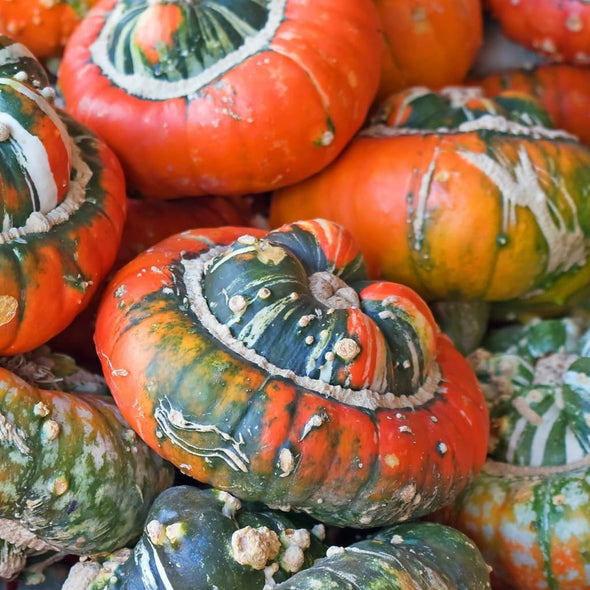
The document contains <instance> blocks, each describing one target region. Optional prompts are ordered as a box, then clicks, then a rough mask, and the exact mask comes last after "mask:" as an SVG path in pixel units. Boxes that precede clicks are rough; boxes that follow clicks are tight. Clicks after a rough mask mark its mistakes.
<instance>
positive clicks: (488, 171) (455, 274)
mask: <svg viewBox="0 0 590 590" xmlns="http://www.w3.org/2000/svg"><path fill="white" fill-rule="evenodd" d="M501 100H504V101H506V102H504V104H502V103H501V102H500V101H501ZM494 113H496V115H497V114H502V115H501V116H499V117H498V118H496V117H495V115H494ZM527 118H528V124H527V123H526V121H527ZM471 119H473V121H471ZM496 123H497V124H496ZM545 125H550V123H549V117H548V115H547V113H546V112H544V111H543V109H542V108H540V107H539V105H538V104H536V103H534V101H533V99H531V98H528V99H527V98H526V97H525V96H524V95H522V96H520V97H519V96H518V94H515V93H509V94H508V95H507V96H505V97H503V98H501V97H496V98H495V99H494V101H491V99H489V98H485V97H484V96H483V95H482V93H481V91H479V90H477V89H473V88H464V89H459V90H454V89H452V90H449V91H447V93H446V94H445V93H440V92H439V93H432V92H428V91H427V90H426V89H423V88H413V89H409V90H407V91H405V92H402V93H398V94H397V95H393V96H392V97H391V98H390V100H388V101H386V102H385V103H384V104H383V105H382V111H381V112H380V113H378V114H377V115H376V117H375V120H374V122H373V123H372V124H371V125H369V126H368V127H367V128H365V129H364V130H363V131H362V132H361V133H359V134H358V135H357V136H356V137H355V139H353V140H352V141H351V142H350V143H349V145H348V147H347V148H346V150H345V151H344V152H343V153H342V154H341V155H340V156H339V158H338V159H337V160H336V161H335V162H334V163H332V164H331V165H330V166H328V167H327V168H325V169H324V170H322V171H321V172H320V173H318V174H316V175H315V176H313V177H312V178H310V179H307V180H305V181H303V182H301V183H298V184H296V185H292V186H289V187H286V188H284V189H281V190H278V191H275V192H274V193H273V196H272V199H271V208H270V225H271V227H276V226H278V225H280V224H282V223H286V222H289V221H293V220H296V219H305V218H311V217H323V218H327V219H331V220H333V221H336V222H338V223H341V224H342V225H344V226H346V227H348V229H349V230H350V231H351V232H352V233H353V234H354V236H355V238H356V240H357V241H358V243H359V245H360V247H361V250H362V252H363V254H364V256H365V258H366V260H367V265H368V267H369V271H370V274H371V276H372V277H382V278H384V279H386V280H391V281H398V282H401V283H403V284H406V285H408V286H410V287H412V288H414V289H416V290H417V291H418V292H419V293H420V294H421V295H422V296H423V297H424V298H426V299H427V300H428V301H446V300H458V301H469V300H479V301H481V300H484V301H491V302H493V301H513V300H523V301H524V302H525V303H526V304H528V305H533V304H537V303H539V304H540V303H554V304H556V305H563V304H564V303H565V302H567V301H568V299H569V298H570V297H573V296H574V294H576V293H577V292H578V291H580V290H582V289H584V288H586V287H587V285H588V282H589V279H590V257H589V256H588V252H587V246H586V244H587V243H588V236H590V215H589V214H588V210H587V202H588V186H590V184H589V183H590V151H589V150H588V148H586V147H585V146H583V145H581V144H580V143H579V142H577V141H576V140H575V138H573V137H571V136H568V135H567V134H560V133H559V132H555V130H552V129H547V131H546V132H543V131H542V129H543V128H544V126H545ZM540 130H541V131H540ZM543 133H545V135H543ZM532 195H535V198H533V197H532ZM550 211H552V213H550ZM553 214H555V215H556V217H553Z"/></svg>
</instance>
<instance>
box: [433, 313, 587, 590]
mask: <svg viewBox="0 0 590 590" xmlns="http://www.w3.org/2000/svg"><path fill="white" fill-rule="evenodd" d="M589 338H590V332H589V324H588V321H587V319H582V318H576V319H572V318H562V319H552V320H543V321H538V320H536V321H532V322H529V323H527V324H526V325H523V326H518V325H517V326H512V327H510V328H504V329H501V330H498V331H493V332H491V333H490V338H489V339H488V341H486V343H485V344H486V349H482V350H479V351H476V353H474V357H473V359H472V364H473V366H474V367H475V369H476V371H477V374H478V376H479V378H480V380H481V382H482V386H483V388H484V392H486V395H487V397H488V398H489V400H490V402H489V403H490V407H491V409H490V415H491V423H492V435H491V443H492V444H491V446H490V457H489V459H488V461H487V462H486V464H485V465H484V468H483V469H482V471H481V472H480V473H479V475H478V476H477V477H476V479H475V481H474V482H473V484H471V485H470V486H468V487H467V488H466V490H465V491H464V492H463V493H462V494H460V495H459V497H458V499H457V500H456V502H454V503H452V504H451V505H450V506H448V507H447V508H445V509H444V510H443V511H442V512H441V513H440V514H439V515H437V519H440V520H442V521H444V522H446V523H448V524H451V525H453V526H456V527H458V528H459V529H460V530H462V531H463V532H464V533H466V534H467V535H469V536H470V537H471V538H472V539H473V540H474V541H475V542H476V544H477V545H478V547H479V548H480V550H481V552H482V554H483V555H484V557H485V558H486V560H487V561H488V562H489V563H490V565H491V566H492V567H493V571H494V577H495V579H497V580H498V583H499V584H500V587H504V586H503V585H505V587H506V588H510V589H512V590H541V589H543V590H544V589H546V588H550V589H552V590H575V589H576V590H577V589H579V588H587V587H589V586H590V575H589V574H588V571H589V569H588V565H589V560H588V547H589V546H590V533H589V531H590V518H589V515H590V483H589V482H590V454H589V453H590V425H589V422H588V414H589V410H590V405H589V403H588V399H589V388H588V383H589V382H590V358H588V356H587V355H588V342H589Z"/></svg>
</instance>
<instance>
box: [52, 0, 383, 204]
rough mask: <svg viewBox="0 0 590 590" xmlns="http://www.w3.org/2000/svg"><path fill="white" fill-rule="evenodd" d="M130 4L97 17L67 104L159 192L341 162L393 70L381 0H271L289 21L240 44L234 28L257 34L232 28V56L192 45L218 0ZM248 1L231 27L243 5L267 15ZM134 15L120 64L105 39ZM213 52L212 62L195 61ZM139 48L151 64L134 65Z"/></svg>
mask: <svg viewBox="0 0 590 590" xmlns="http://www.w3.org/2000/svg"><path fill="white" fill-rule="evenodd" d="M127 4H129V5H131V4H132V3H129V2H125V1H124V0H119V1H115V0H102V1H101V2H100V3H99V4H98V5H97V6H96V7H95V9H94V10H92V11H91V12H90V14H89V15H88V16H87V18H85V19H84V22H83V23H82V25H81V26H80V27H78V28H77V30H76V32H75V33H74V35H73V36H72V37H71V39H70V41H69V43H68V46H67V48H66V51H65V53H64V58H63V61H62V64H61V67H60V73H59V79H58V85H59V87H60V89H61V91H62V93H63V96H64V99H65V103H66V108H67V110H68V111H69V112H70V113H72V114H73V115H74V116H75V117H76V118H77V119H78V120H80V121H81V122H83V123H85V124H86V125H88V126H89V127H91V128H93V129H95V130H96V131H97V132H99V133H100V134H101V136H102V137H104V138H105V140H106V141H107V142H108V144H109V145H110V146H111V147H112V148H113V150H114V151H115V153H116V154H117V155H118V156H119V158H120V160H121V162H122V164H123V167H124V168H125V171H126V174H127V178H128V180H129V185H130V187H132V188H133V190H135V191H137V192H139V193H140V194H141V195H143V196H145V197H153V198H177V197H183V196H199V195H204V194H216V195H228V194H248V193H260V192H265V191H269V190H272V189H273V188H274V187H278V186H285V185H287V184H290V183H292V182H296V181H297V180H300V179H302V178H305V177H307V176H310V175H311V174H313V173H315V172H317V171H318V170H320V169H321V168H322V167H323V166H325V165H326V164H327V163H328V162H330V161H332V160H333V159H334V158H335V157H336V155H337V154H338V153H339V152H340V151H341V150H342V149H343V148H344V146H345V145H346V143H347V142H348V140H349V139H350V138H351V137H352V135H353V134H354V133H355V132H356V131H357V130H358V129H359V128H360V126H361V125H362V123H363V120H364V118H365V117H366V114H367V112H368V109H369V107H370V105H371V102H372V100H373V98H374V95H375V92H376V89H377V85H378V82H379V69H380V48H381V47H380V41H381V38H380V33H379V19H378V16H377V11H376V8H375V6H374V5H373V3H372V0H344V1H342V0H340V1H338V2H334V1H333V0H320V1H318V0H315V1H314V2H310V1H308V0H287V1H285V0H272V2H270V3H269V4H268V6H265V8H264V10H265V11H267V12H268V14H270V16H269V17H268V21H267V22H266V24H265V27H267V28H269V27H270V25H273V26H274V25H276V30H275V31H271V30H270V29H271V28H272V27H270V28H269V30H268V31H267V30H266V29H261V26H262V25H261V24H260V23H259V24H257V25H255V26H254V25H253V24H249V25H248V26H249V27H250V26H252V27H254V29H255V33H252V35H251V36H248V37H247V38H246V39H245V41H244V42H243V43H241V44H239V43H238V44H236V46H235V47H234V46H233V45H231V43H230V45H229V46H228V47H226V45H225V44H226V43H227V42H228V39H231V36H230V35H229V33H234V32H235V33H239V34H242V33H243V32H242V31H238V30H236V31H234V29H233V28H231V27H230V29H231V30H229V31H226V32H228V38H225V39H222V38H220V51H222V52H225V57H223V58H222V59H220V58H219V56H215V55H214V54H213V53H211V54H210V50H209V49H208V48H206V47H205V48H202V47H197V48H193V47H192V46H190V47H186V46H185V45H186V44H189V45H190V43H194V42H195V39H196V38H197V35H195V34H191V31H193V32H194V31H195V30H199V27H200V26H203V27H204V28H207V27H206V23H207V22H208V21H207V19H211V20H212V22H214V23H216V24H217V20H218V16H217V15H216V13H215V11H214V10H209V8H208V6H207V3H206V2H204V3H199V4H202V6H198V7H195V6H192V5H190V4H188V5H187V4H186V3H181V2H178V3H172V4H167V5H165V6H161V7H154V6H151V5H150V3H148V2H143V3H137V2H136V3H135V6H129V7H128V6H127ZM242 4H247V2H246V1H245V0H244V1H241V2H239V1H236V2H234V4H233V5H232V6H231V7H229V8H228V10H227V11H226V12H227V13H229V14H230V18H229V19H228V22H229V23H230V24H233V19H234V17H235V20H239V19H238V16H236V15H237V14H238V13H239V11H240V10H242V11H243V13H244V14H246V15H248V14H249V12H255V11H253V10H252V11H250V8H249V7H248V6H246V7H244V6H242ZM250 4H251V5H254V4H256V3H250ZM258 8H260V6H258ZM119 10H120V11H121V13H120V12H118V11H119ZM163 11H165V12H166V15H162V12H163ZM232 11H233V12H232ZM179 12H181V15H180V16H179V14H178V13H179ZM201 12H203V13H204V15H201ZM234 13H235V14H234ZM124 18H129V19H130V22H131V27H127V28H126V29H125V30H128V29H129V28H131V29H132V31H133V33H132V34H131V35H130V38H125V35H124V34H123V33H121V35H120V37H119V36H116V37H115V41H116V44H115V43H114V45H115V46H114V47H112V48H110V50H111V53H112V54H113V55H114V56H116V57H117V58H120V60H121V62H122V63H114V64H113V62H112V61H111V57H107V55H106V53H107V51H106V49H105V51H102V49H101V50H100V51H99V49H97V48H100V47H102V45H101V43H102V41H100V40H99V41H100V42H99V41H97V39H99V35H100V34H101V32H103V31H105V30H107V29H106V27H107V26H108V27H110V26H112V27H113V28H115V29H116V27H117V26H118V23H119V19H121V21H122V22H127V21H123V19H124ZM200 19H204V21H205V24H203V25H200V24H199V22H200ZM219 20H221V19H219ZM121 26H122V25H121ZM236 26H237V25H236ZM220 27H221V28H223V27H227V23H221V25H220ZM259 30H263V31H264V35H263V36H261V37H260V36H258V31H259ZM123 32H124V31H123ZM209 32H210V31H209ZM115 34H116V35H119V31H115ZM109 42H110V41H109ZM169 43H171V45H170V44H169ZM257 43H258V44H259V45H260V47H258V46H257V47H258V49H257V50H256V51H253V50H251V47H252V44H257ZM201 52H202V53H203V60H204V62H205V63H207V66H206V67H201V66H202V64H201V63H200V62H199V64H196V63H195V61H196V60H197V57H195V56H198V55H200V53H201ZM98 53H100V55H98ZM129 55H139V56H140V58H138V59H137V60H136V61H137V62H141V64H142V67H143V66H144V65H145V64H149V67H147V66H146V67H144V68H143V69H140V68H139V66H137V68H138V71H137V72H134V70H133V68H132V67H129V68H128V71H125V67H126V66H127V65H128V62H131V61H132V60H131V59H130V58H129V59H127V57H128V56H129ZM183 55H184V56H185V57H182V58H180V57H179V56H183ZM121 56H122V57H121ZM170 59H171V60H172V62H173V64H172V66H170V64H169V60H170ZM153 60H156V61H155V62H153ZM175 60H176V61H175ZM224 60H225V61H224ZM185 61H186V63H185ZM135 65H136V64H135V62H134V67H135ZM168 66H170V68H172V72H173V73H171V74H170V76H171V80H170V81H169V83H168V82H167V81H166V75H165V74H167V72H168V71H169V69H170V68H168ZM167 68H168V69H167ZM185 70H189V71H188V72H185ZM218 70H219V71H218ZM154 71H155V72H160V73H159V74H155V73H154ZM162 72H164V74H162ZM176 72H180V73H179V74H178V76H176V75H175V73H176ZM118 76H120V77H121V79H120V80H119V79H117V77H118ZM134 76H135V78H134ZM136 82H137V83H136ZM171 88H173V89H174V90H171ZM129 113H134V116H133V117H129V116H128V114H129ZM163 122H164V124H163Z"/></svg>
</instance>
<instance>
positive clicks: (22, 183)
mask: <svg viewBox="0 0 590 590" xmlns="http://www.w3.org/2000/svg"><path fill="white" fill-rule="evenodd" d="M0 45H1V46H2V50H1V52H0V72H1V73H2V76H3V77H0V156H1V157H0V185H1V188H2V199H0V219H1V220H2V226H1V231H0V353H1V354H14V353H19V352H24V351H28V350H32V349H34V348H36V347H37V346H39V345H41V344H43V343H45V342H47V341H48V340H49V339H50V338H51V337H52V336H54V335H55V334H57V333H58V332H60V331H61V330H62V329H63V328H65V326H66V325H68V323H69V322H71V321H72V320H73V319H74V317H75V316H76V315H77V314H78V313H79V312H80V311H81V310H82V309H83V308H84V306H85V305H86V304H87V303H88V301H89V300H90V297H91V296H92V294H93V293H94V292H95V291H96V289H97V288H98V284H99V283H100V281H101V280H102V279H103V278H104V277H105V276H106V274H107V272H108V270H109V268H110V267H111V265H112V264H113V262H114V260H115V255H116V252H117V249H118V246H119V243H120V239H121V232H122V228H123V223H124V220H125V212H126V193H125V179H124V177H123V172H122V169H121V166H120V164H119V162H118V161H117V159H116V157H115V155H114V154H113V152H112V151H111V150H110V149H109V148H108V147H107V146H106V145H105V143H104V142H102V141H101V140H99V139H98V138H97V137H96V136H95V135H94V134H93V133H92V132H90V130H89V129H88V128H86V127H83V126H82V125H80V124H79V123H77V122H75V121H74V120H73V119H72V118H71V117H70V116H69V115H66V114H65V113H63V112H61V111H59V110H57V109H56V108H54V106H53V104H52V98H53V90H52V89H51V88H48V87H47V86H43V84H44V83H45V81H46V78H45V77H44V75H43V74H42V73H41V70H42V68H41V67H40V66H39V64H35V63H34V60H32V59H31V54H30V52H28V51H26V50H24V51H23V47H22V45H20V44H18V43H10V42H9V41H7V40H6V39H3V40H0Z"/></svg>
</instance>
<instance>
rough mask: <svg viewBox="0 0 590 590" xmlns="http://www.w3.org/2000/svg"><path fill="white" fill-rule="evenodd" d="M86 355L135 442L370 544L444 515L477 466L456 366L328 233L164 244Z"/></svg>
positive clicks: (127, 287)
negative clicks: (92, 353)
mask: <svg viewBox="0 0 590 590" xmlns="http://www.w3.org/2000/svg"><path fill="white" fill-rule="evenodd" d="M95 342H96V345H97V352H98V355H99V358H100V359H101V362H102V366H103V370H104V373H105V378H106V380H107V382H108V384H109V387H110V389H111V391H112V393H113V396H114V397H115V399H116V400H117V403H118V405H119V407H120V408H121V411H122V412H123V414H124V415H125V416H126V418H127V420H129V422H130V424H131V425H132V427H133V428H134V429H135V430H136V431H137V432H138V433H139V435H140V436H141V437H142V438H143V439H144V440H145V441H146V442H147V443H148V444H149V445H150V446H151V447H152V448H154V449H156V450H157V451H158V452H159V453H161V454H162V455H163V456H164V457H165V458H167V459H168V460H170V461H171V462H172V463H174V464H175V465H176V466H177V467H178V468H179V469H180V470H181V471H183V472H184V473H186V474H188V475H190V476H192V477H194V478H195V479H197V480H199V481H202V482H205V483H208V484H211V485H213V486H214V487H217V488H220V489H224V490H226V491H229V492H231V493H232V494H234V495H236V496H237V497H239V498H242V499H247V500H258V501H263V502H265V503H267V504H269V505H273V506H282V507H292V508H293V509H296V510H299V511H304V512H308V513H310V514H311V515H312V516H314V517H316V518H317V519H318V520H321V521H323V522H326V523H328V524H338V525H345V526H346V525H349V526H355V527H370V526H378V525H381V524H384V523H391V522H395V521H397V520H402V519H407V518H409V517H412V516H417V515H419V514H424V513H426V512H429V511H432V510H434V509H435V508H436V507H438V506H440V505H442V504H443V503H445V502H447V501H449V500H450V499H451V498H452V497H454V496H455V495H456V494H457V493H458V492H459V490H460V489H462V488H463V487H464V486H465V485H466V484H467V483H469V482H470V481H471V480H472V478H473V477H474V475H475V473H476V472H477V471H478V470H479V468H480V467H481V464H482V462H483V460H484V459H485V453H486V448H487V433H488V415H487V411H486V408H485V403H484V400H483V396H482V394H481V391H480V390H479V387H478V385H477V381H476V379H475V375H474V374H473V372H472V371H471V370H470V368H469V366H468V365H467V363H466V361H465V359H464V358H463V357H462V356H461V355H460V354H459V353H458V352H457V351H456V350H455V349H454V347H453V346H452V345H451V343H450V340H449V339H448V338H447V337H445V336H444V335H442V334H441V333H440V332H439V330H438V328H437V326H436V325H435V323H434V320H433V318H432V314H431V313H430V310H429V309H428V307H427V306H426V304H425V303H424V302H423V300H422V299H421V298H420V297H419V296H417V295H416V293H415V292H414V291H412V290H411V289H409V288H407V287H405V286H402V285H399V284H394V283H388V282H381V281H367V280H366V268H365V266H364V264H363V261H362V258H361V256H360V253H359V250H358V247H357V245H356V244H355V243H354V241H353V240H352V238H351V236H350V233H349V232H347V231H346V230H345V229H344V228H342V227H341V226H339V225H337V224H334V223H332V222H327V221H324V220H309V221H301V222H297V223H293V224H289V225H286V226H284V227H282V228H279V229H277V230H275V231H273V232H270V233H269V234H268V235H265V232H263V231H262V230H256V229H253V228H236V227H221V228H211V229H200V230H191V231H187V232H184V233H181V234H177V235H175V236H172V237H171V238H169V239H167V240H164V241H162V242H160V243H159V244H157V245H155V246H153V247H152V248H150V249H149V250H147V251H145V252H144V253H143V254H141V255H139V256H138V257H136V258H135V259H134V260H133V261H131V262H130V263H129V264H127V265H126V266H125V267H123V268H122V269H121V270H120V271H119V272H118V273H117V274H116V275H115V277H114V278H113V280H112V282H111V283H110V284H109V286H108V287H107V289H106V292H105V295H104V297H103V299H102V302H101V306H100V308H99V312H98V317H97V322H96V332H95ZM465 440H469V441H470V444H469V445H465V443H464V441H465Z"/></svg>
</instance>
